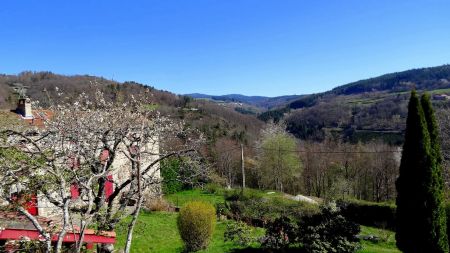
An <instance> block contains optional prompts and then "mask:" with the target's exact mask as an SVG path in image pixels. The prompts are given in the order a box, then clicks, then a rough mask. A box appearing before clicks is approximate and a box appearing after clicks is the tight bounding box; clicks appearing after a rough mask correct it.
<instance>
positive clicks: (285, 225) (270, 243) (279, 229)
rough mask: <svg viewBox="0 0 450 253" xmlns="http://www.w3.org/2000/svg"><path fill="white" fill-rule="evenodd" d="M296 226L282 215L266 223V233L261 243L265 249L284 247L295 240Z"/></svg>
mask: <svg viewBox="0 0 450 253" xmlns="http://www.w3.org/2000/svg"><path fill="white" fill-rule="evenodd" d="M296 230H297V226H296V224H295V223H294V222H292V221H291V219H289V218H288V217H285V216H282V217H280V218H277V219H275V220H274V221H272V222H270V223H269V224H267V227H266V235H265V236H264V237H263V238H262V240H261V244H262V246H263V247H264V248H267V249H276V250H280V249H285V248H288V247H289V245H290V244H292V243H294V242H296Z"/></svg>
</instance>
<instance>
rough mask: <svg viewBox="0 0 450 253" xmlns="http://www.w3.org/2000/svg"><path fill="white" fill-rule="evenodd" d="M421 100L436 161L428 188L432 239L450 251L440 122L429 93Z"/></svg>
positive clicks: (437, 245) (444, 249) (440, 249)
mask: <svg viewBox="0 0 450 253" xmlns="http://www.w3.org/2000/svg"><path fill="white" fill-rule="evenodd" d="M420 102H421V105H422V108H423V111H424V116H425V120H426V122H427V129H428V132H429V135H430V146H431V154H432V156H433V162H434V167H432V168H431V175H430V177H431V178H430V182H429V185H428V187H429V188H427V189H426V190H427V191H429V192H428V194H429V196H427V198H428V199H427V204H428V206H427V210H428V211H429V213H428V217H430V218H431V220H432V224H431V228H432V230H431V231H433V232H432V234H433V235H432V238H431V240H432V244H433V246H434V247H435V249H436V251H442V252H448V251H449V245H448V243H449V241H448V237H447V216H446V210H445V193H444V191H445V185H444V180H443V171H442V156H441V146H440V140H439V130H438V124H437V122H436V119H435V116H434V110H433V107H432V105H431V100H430V96H429V95H428V94H424V95H422V98H421V100H420Z"/></svg>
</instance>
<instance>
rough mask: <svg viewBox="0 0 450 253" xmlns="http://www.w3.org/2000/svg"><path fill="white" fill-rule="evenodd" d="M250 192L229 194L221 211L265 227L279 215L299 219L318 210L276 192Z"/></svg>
mask: <svg viewBox="0 0 450 253" xmlns="http://www.w3.org/2000/svg"><path fill="white" fill-rule="evenodd" d="M250 193H251V194H249V193H244V194H240V195H239V194H233V195H231V196H232V197H228V198H227V199H228V201H227V202H226V204H225V205H224V206H221V208H222V209H221V212H222V213H223V214H225V215H227V216H228V217H230V218H233V219H235V220H242V221H244V222H246V223H248V224H251V225H253V226H260V227H265V225H266V224H268V223H270V222H273V221H274V220H275V219H277V218H280V217H288V218H290V219H292V220H300V219H301V218H302V217H304V216H309V215H312V214H315V213H317V212H318V211H319V210H318V206H317V205H314V204H310V203H306V202H300V201H294V200H290V199H286V198H285V197H283V196H279V195H277V194H274V196H272V195H267V194H265V195H263V194H262V193H261V192H259V193H258V191H255V190H252V191H250Z"/></svg>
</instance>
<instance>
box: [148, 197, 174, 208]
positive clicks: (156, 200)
mask: <svg viewBox="0 0 450 253" xmlns="http://www.w3.org/2000/svg"><path fill="white" fill-rule="evenodd" d="M144 209H145V210H148V211H170V209H171V207H170V204H169V203H168V202H167V201H166V200H165V199H164V198H161V197H158V196H155V197H149V198H148V199H146V200H145V203H144Z"/></svg>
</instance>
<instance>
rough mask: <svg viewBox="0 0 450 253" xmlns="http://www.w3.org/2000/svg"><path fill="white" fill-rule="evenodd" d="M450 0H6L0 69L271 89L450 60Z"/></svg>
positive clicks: (250, 91)
mask: <svg viewBox="0 0 450 253" xmlns="http://www.w3.org/2000/svg"><path fill="white" fill-rule="evenodd" d="M449 11H450V1H446V0H427V1H425V0H424V1H412V0H410V1H408V0H405V1H392V0H386V1H382V0H373V1H369V0H368V1H366V0H333V1H332V0H330V1H321V0H309V1H302V0H292V1H288V0H271V1H269V0H220V1H219V0H178V1H174V0H160V1H131V0H130V1H110V0H109V1H107V0H103V1H100V0H96V1H94V0H91V1H81V0H80V1H60V0H58V1H56V0H55V1H45V0H42V1H38V0H34V1H32V0H29V1H25V0H23V1H14V0H5V1H2V2H1V4H0V73H7V74H15V73H19V72H21V71H23V70H33V71H40V70H49V71H52V72H55V73H61V74H69V75H72V74H91V75H98V76H103V77H105V78H108V79H114V80H118V81H125V80H134V81H137V82H141V83H145V84H149V85H152V86H155V87H156V88H159V89H165V90H169V91H173V92H175V93H193V92H201V93H207V94H217V95H218V94H228V93H241V94H246V95H267V96H276V95H282V94H304V93H312V92H319V91H325V90H328V89H330V88H332V87H335V86H337V85H341V84H345V83H348V82H351V81H356V80H359V79H364V78H368V77H373V76H377V75H380V74H384V73H389V72H394V71H401V70H406V69H410V68H417V67H428V66H436V65H442V64H446V63H450V12H449Z"/></svg>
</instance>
